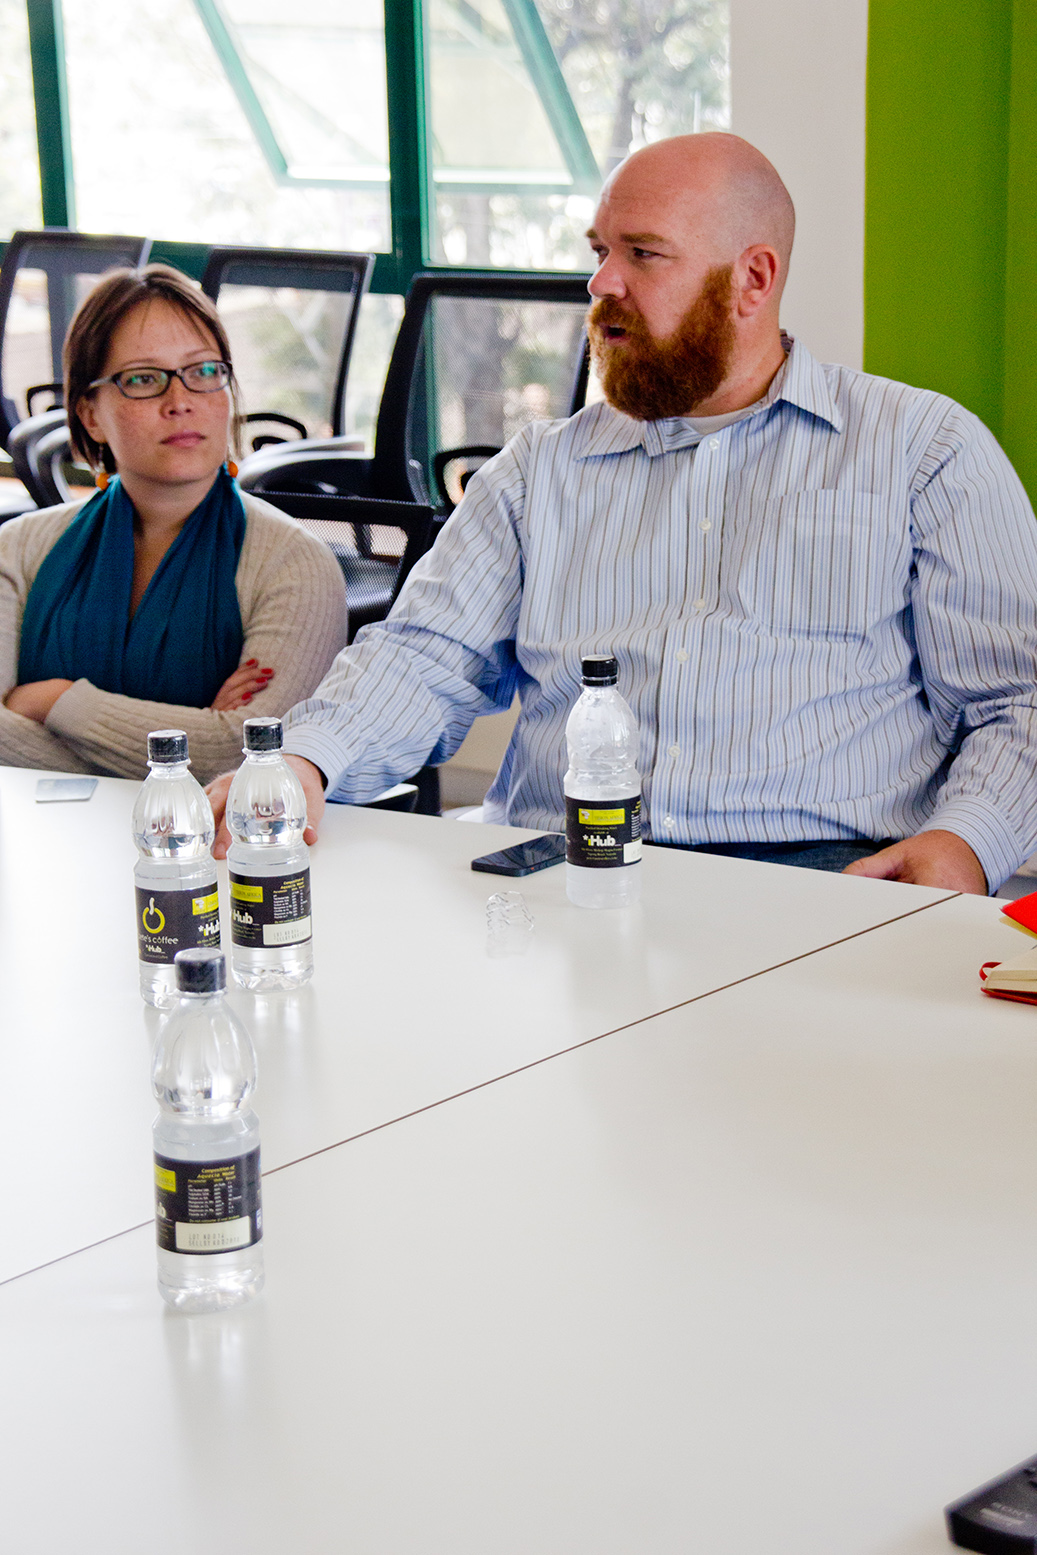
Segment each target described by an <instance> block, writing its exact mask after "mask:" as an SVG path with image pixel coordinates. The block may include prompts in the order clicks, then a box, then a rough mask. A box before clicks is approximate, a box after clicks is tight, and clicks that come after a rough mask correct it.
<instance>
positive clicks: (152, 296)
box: [62, 265, 238, 475]
mask: <svg viewBox="0 0 1037 1555" xmlns="http://www.w3.org/2000/svg"><path fill="white" fill-rule="evenodd" d="M156 300H160V301H162V302H166V303H168V304H169V306H170V307H171V308H176V310H177V312H178V313H182V314H183V316H184V318H185V319H187V321H188V323H191V324H196V325H201V326H202V328H203V329H205V330H206V331H207V332H208V333H209V334H210V335H211V336H212V338H213V339H214V340H215V342H216V345H217V347H218V348H219V352H220V356H221V358H222V360H223V361H225V362H226V363H227V365H228V367H230V369H231V377H230V392H231V399H232V401H233V404H234V409H235V415H234V418H233V420H232V423H231V425H232V440H233V441H235V442H236V432H237V425H238V417H237V401H238V396H237V384H236V383H235V381H234V367H233V363H232V361H231V354H230V341H229V340H228V339H227V331H226V330H225V329H224V327H223V323H222V321H221V319H220V316H219V314H218V313H217V312H216V306H215V304H214V303H213V302H212V301H211V300H210V298H208V297H207V296H206V295H205V293H204V292H203V291H202V290H201V289H200V287H198V286H196V285H195V283H194V282H193V281H192V280H190V279H189V278H188V277H187V276H186V275H181V273H180V271H179V270H174V269H173V268H172V266H171V265H145V266H144V267H143V269H140V270H109V271H107V273H106V274H105V275H103V276H102V277H101V279H100V280H99V281H98V283H97V285H96V286H95V287H94V289H93V291H92V292H90V294H89V296H88V297H87V298H86V300H85V302H84V303H83V304H82V306H81V307H80V308H79V310H78V312H77V313H76V316H75V318H74V319H73V320H72V323H71V324H70V325H69V330H68V334H67V335H66V336H65V348H64V351H63V353H62V358H63V362H64V369H65V406H66V410H67V414H68V431H69V437H70V439H71V442H72V448H73V451H74V452H75V453H76V454H78V455H79V457H80V458H81V459H85V460H86V462H87V463H88V464H89V465H90V466H91V468H93V469H97V467H98V466H99V465H103V466H104V468H105V469H106V470H107V471H108V473H109V474H110V475H111V474H114V472H115V460H114V459H113V458H112V451H111V449H110V448H109V447H108V446H107V444H103V443H95V442H94V440H93V438H92V437H91V436H90V434H89V432H88V431H87V430H86V427H85V426H84V425H83V423H82V421H81V420H80V419H79V403H80V401H81V400H84V399H86V398H87V397H88V396H89V395H90V394H91V393H92V392H93V391H92V390H91V388H90V385H91V384H92V383H94V382H95V381H96V380H97V379H98V378H103V377H104V368H105V363H106V362H107V360H108V348H109V346H110V345H111V340H112V335H113V334H114V333H115V330H116V328H117V327H118V326H119V325H120V324H121V323H122V321H123V319H124V318H125V317H126V315H127V314H128V313H131V312H132V311H133V309H134V308H137V307H139V306H140V305H141V303H149V302H154V301H156Z"/></svg>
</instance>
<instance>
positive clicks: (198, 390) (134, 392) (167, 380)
mask: <svg viewBox="0 0 1037 1555" xmlns="http://www.w3.org/2000/svg"><path fill="white" fill-rule="evenodd" d="M174 378H179V379H180V382H181V383H182V384H183V386H184V388H185V389H190V391H191V393H192V394H215V393H216V391H217V389H225V388H226V387H227V385H228V383H230V366H229V365H228V363H226V362H192V363H191V365H190V367H127V368H125V369H124V370H123V371H122V372H121V373H112V376H111V377H110V378H95V379H94V381H93V383H92V384H90V388H91V389H99V388H100V387H101V386H102V384H105V383H114V385H115V387H116V388H117V389H118V391H119V393H120V394H124V395H125V396H126V398H127V399H128V400H157V399H158V397H159V395H160V394H165V392H166V390H167V389H168V388H169V385H170V384H171V383H172V381H173V379H174Z"/></svg>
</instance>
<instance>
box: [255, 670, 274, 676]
mask: <svg viewBox="0 0 1037 1555" xmlns="http://www.w3.org/2000/svg"><path fill="white" fill-rule="evenodd" d="M259 673H260V674H261V675H272V674H273V673H274V672H273V670H260V672H259Z"/></svg>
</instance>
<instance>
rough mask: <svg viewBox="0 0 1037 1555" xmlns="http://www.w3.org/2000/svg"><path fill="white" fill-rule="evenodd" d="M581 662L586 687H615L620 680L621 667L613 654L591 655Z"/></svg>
mask: <svg viewBox="0 0 1037 1555" xmlns="http://www.w3.org/2000/svg"><path fill="white" fill-rule="evenodd" d="M580 662H581V665H582V668H583V684H584V685H585V686H614V685H615V684H616V682H617V681H618V680H619V665H618V663H617V662H616V660H615V659H614V658H613V657H612V655H611V653H590V654H588V655H587V657H586V658H584V659H582V660H581V661H580Z"/></svg>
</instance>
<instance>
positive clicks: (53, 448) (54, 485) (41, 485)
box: [7, 408, 92, 508]
mask: <svg viewBox="0 0 1037 1555" xmlns="http://www.w3.org/2000/svg"><path fill="white" fill-rule="evenodd" d="M7 452H8V453H9V454H10V456H11V463H12V464H13V465H14V473H15V474H16V475H17V477H18V479H19V480H20V481H21V482H22V485H23V486H24V487H25V489H26V491H27V492H28V493H29V495H30V498H31V500H32V503H33V504H35V506H36V507H39V508H49V507H52V506H54V505H55V504H56V503H59V502H71V501H73V499H74V498H75V496H76V493H75V492H73V491H72V489H71V487H70V486H69V483H68V481H67V479H66V477H65V469H66V467H67V466H68V465H69V464H71V462H72V449H71V446H70V443H69V436H68V419H67V417H66V415H65V412H64V410H62V409H60V408H55V409H53V410H45V411H43V412H42V413H41V414H40V415H38V416H29V417H27V418H26V420H25V421H19V423H18V425H17V426H16V427H15V428H14V429H13V430H12V432H11V435H10V437H9V438H8V439H7ZM84 474H85V472H84ZM85 478H87V477H86V476H85ZM89 478H91V479H92V477H89Z"/></svg>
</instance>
